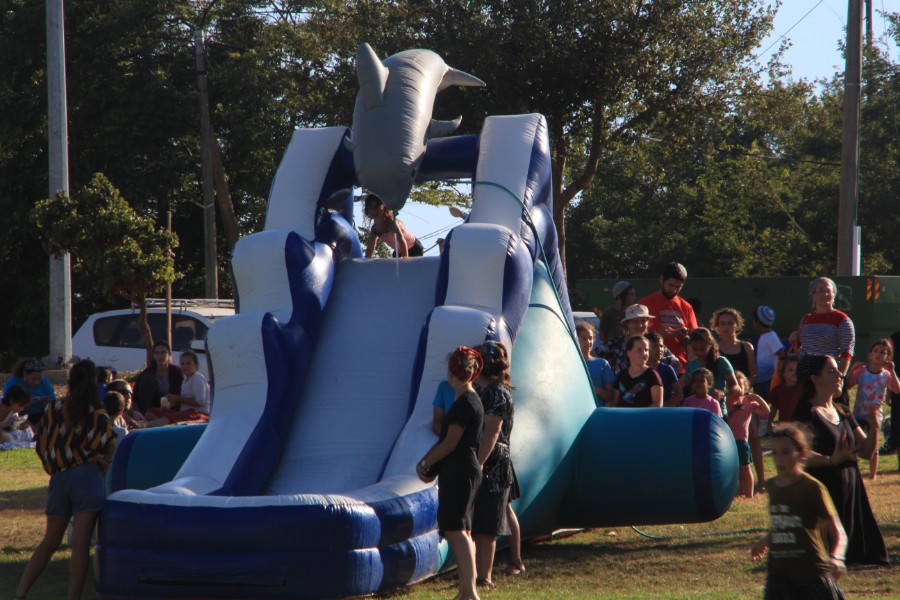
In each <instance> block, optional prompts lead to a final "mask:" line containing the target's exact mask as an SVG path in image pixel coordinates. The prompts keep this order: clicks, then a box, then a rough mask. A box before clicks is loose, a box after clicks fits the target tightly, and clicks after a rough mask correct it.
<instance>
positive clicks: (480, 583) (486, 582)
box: [470, 579, 497, 590]
mask: <svg viewBox="0 0 900 600" xmlns="http://www.w3.org/2000/svg"><path fill="white" fill-rule="evenodd" d="M470 581H471V580H470ZM475 586H476V587H485V588H488V589H491V590H492V589H494V588H495V587H497V586H496V585H494V582H493V581H491V580H490V579H476V580H475Z"/></svg>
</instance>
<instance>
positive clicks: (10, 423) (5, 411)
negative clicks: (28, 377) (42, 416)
mask: <svg viewBox="0 0 900 600" xmlns="http://www.w3.org/2000/svg"><path fill="white" fill-rule="evenodd" d="M30 401H31V398H29V396H28V392H26V391H25V388H23V387H22V386H20V385H14V386H11V387H10V388H9V389H8V390H6V395H5V396H3V398H0V444H6V443H7V442H13V441H31V438H30V435H31V434H30V433H29V434H28V435H29V439H28V440H22V439H21V437H22V436H21V435H20V432H24V431H30V430H27V429H20V427H25V428H27V427H28V425H27V424H25V423H23V424H22V425H21V426H20V425H19V424H18V423H19V413H21V412H23V411H24V410H25V407H26V406H28V403H29V402H30Z"/></svg>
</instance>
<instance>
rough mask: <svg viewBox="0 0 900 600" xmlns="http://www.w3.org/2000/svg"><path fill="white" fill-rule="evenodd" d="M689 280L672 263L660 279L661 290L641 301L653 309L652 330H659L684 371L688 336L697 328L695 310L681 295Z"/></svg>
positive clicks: (685, 272)
mask: <svg viewBox="0 0 900 600" xmlns="http://www.w3.org/2000/svg"><path fill="white" fill-rule="evenodd" d="M686 279H687V269H685V268H684V267H683V266H682V265H680V264H679V263H669V264H667V265H666V266H665V268H664V269H663V272H662V275H660V277H659V286H660V289H659V291H658V292H653V293H652V294H650V295H649V296H645V297H643V298H641V299H640V300H638V302H637V303H638V304H643V305H644V306H646V307H647V308H648V309H650V314H651V315H652V316H654V317H656V318H655V319H650V327H649V330H650V331H657V332H659V334H660V335H661V336H662V338H663V340H664V341H665V344H666V347H667V348H668V349H669V350H671V351H672V354H674V355H675V356H676V357H677V358H678V360H680V361H681V368H682V370H684V365H686V364H687V362H688V361H687V343H688V334H690V332H691V331H693V330H694V329H696V328H697V327H698V325H697V317H695V316H694V309H693V308H692V307H691V305H690V304H688V303H687V301H686V300H684V299H683V298H681V296H679V295H678V293H679V292H680V291H681V288H682V286H684V281H685V280H686Z"/></svg>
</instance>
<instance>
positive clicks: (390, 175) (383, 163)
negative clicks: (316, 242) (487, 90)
mask: <svg viewBox="0 0 900 600" xmlns="http://www.w3.org/2000/svg"><path fill="white" fill-rule="evenodd" d="M356 73H357V77H358V78H359V88H360V89H359V94H357V96H356V106H355V108H354V109H353V133H352V137H351V141H350V146H351V148H352V151H353V162H354V163H355V165H356V178H357V180H358V181H359V184H360V185H361V186H362V187H364V188H367V189H368V190H369V191H371V192H374V193H375V194H378V195H379V196H380V197H381V199H382V201H384V203H385V205H386V206H388V207H389V208H391V209H393V210H394V211H399V210H400V209H401V208H403V205H404V204H405V203H406V199H407V197H408V196H409V191H410V189H411V188H412V184H413V182H414V181H415V179H416V174H417V172H418V169H419V164H420V163H421V161H422V157H423V156H424V155H425V144H426V143H427V142H428V139H429V138H434V137H441V136H445V135H448V134H450V133H452V132H453V131H454V130H455V129H456V128H457V127H459V123H460V121H461V117H458V118H456V119H454V120H452V121H436V120H433V119H432V118H431V112H432V108H433V105H434V98H435V96H436V95H437V93H438V92H440V91H441V90H444V89H446V88H448V87H450V86H452V85H460V86H483V85H484V82H483V81H481V80H480V79H478V78H477V77H473V76H472V75H469V74H468V73H463V72H462V71H458V70H456V69H454V68H452V67H449V66H447V64H446V63H445V62H444V60H443V59H442V58H441V57H440V56H438V55H437V54H435V53H434V52H432V51H430V50H406V51H404V52H400V53H398V54H394V55H393V56H391V57H389V58H387V59H385V60H384V62H383V63H382V61H381V60H379V59H378V56H377V55H376V54H375V51H374V50H372V47H371V46H369V45H368V44H366V43H363V44H361V45H360V46H359V50H358V51H357V53H356Z"/></svg>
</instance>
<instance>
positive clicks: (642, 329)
mask: <svg viewBox="0 0 900 600" xmlns="http://www.w3.org/2000/svg"><path fill="white" fill-rule="evenodd" d="M653 318H655V317H653V316H652V315H651V314H650V310H649V309H648V308H647V307H646V306H644V305H643V304H632V305H631V306H629V307H628V308H626V309H625V318H623V319H622V321H621V325H622V331H623V335H617V336H615V337H613V338H610V339H609V341H607V342H606V344H605V346H604V347H603V348H602V349H601V352H600V356H601V357H603V358H605V359H606V360H607V362H609V364H610V366H611V367H612V368H613V371H615V372H616V374H618V373H619V372H620V371H622V370H623V369H627V368H628V355H627V354H626V352H625V342H626V340H628V338H630V337H633V336H636V335H644V334H645V333H647V327H648V325H649V324H650V319H653ZM660 362H663V363H666V364H668V365H672V368H674V369H675V372H676V373H680V372H681V371H683V370H684V367H683V366H682V365H681V363H679V362H678V359H677V358H675V356H674V355H673V354H672V352H671V351H670V350H669V349H668V348H666V350H665V352H664V353H663V356H662V357H661V358H660Z"/></svg>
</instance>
